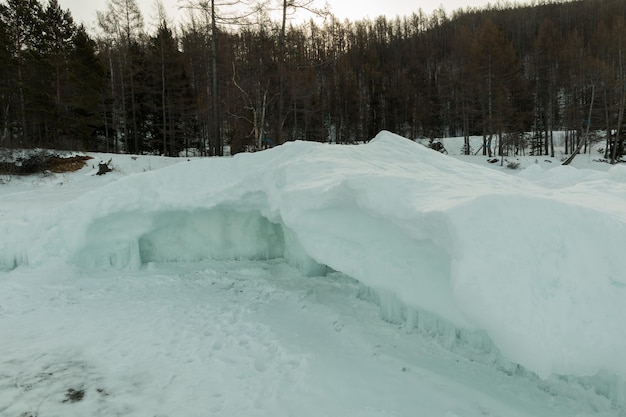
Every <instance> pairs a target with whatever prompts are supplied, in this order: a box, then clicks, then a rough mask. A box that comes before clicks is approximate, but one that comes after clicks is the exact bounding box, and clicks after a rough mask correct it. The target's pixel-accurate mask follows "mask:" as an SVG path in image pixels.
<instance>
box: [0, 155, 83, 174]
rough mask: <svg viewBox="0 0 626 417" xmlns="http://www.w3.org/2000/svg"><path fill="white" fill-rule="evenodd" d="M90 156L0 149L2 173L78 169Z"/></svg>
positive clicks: (0, 171) (60, 171)
mask: <svg viewBox="0 0 626 417" xmlns="http://www.w3.org/2000/svg"><path fill="white" fill-rule="evenodd" d="M89 159H91V157H90V156H87V155H82V154H76V153H71V152H62V151H52V150H46V149H30V150H14V149H0V175H29V174H39V173H45V172H52V173H63V172H74V171H78V170H79V169H81V168H82V167H84V166H85V163H86V161H88V160H89Z"/></svg>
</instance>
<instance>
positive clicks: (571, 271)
mask: <svg viewBox="0 0 626 417" xmlns="http://www.w3.org/2000/svg"><path fill="white" fill-rule="evenodd" d="M625 191H626V172H625V170H624V168H623V167H619V166H618V167H614V168H612V169H610V170H609V171H608V172H604V173H603V172H596V171H589V172H586V171H580V170H576V169H574V168H567V167H565V168H555V169H551V170H549V171H543V170H542V169H541V168H539V167H529V168H527V169H526V170H525V171H523V172H522V173H521V174H520V175H518V176H512V175H506V174H504V173H500V172H497V171H495V170H492V169H487V168H484V167H481V166H478V165H475V164H468V163H465V162H461V161H458V160H456V159H454V158H450V157H447V156H443V155H441V154H439V153H436V152H434V151H431V150H429V149H426V148H424V147H422V146H420V145H418V144H415V143H413V142H411V141H408V140H406V139H404V138H400V137H398V136H396V135H393V134H391V133H388V132H382V133H381V134H379V135H378V136H377V137H376V138H375V139H374V140H373V141H371V142H370V143H368V144H367V145H361V146H329V145H323V144H316V143H302V142H296V143H288V144H286V145H284V146H281V147H278V148H274V149H272V150H269V151H264V152H260V153H256V154H244V155H237V156H235V157H233V158H229V159H211V160H207V159H203V160H192V161H182V162H179V163H176V164H174V165H172V166H169V167H165V168H162V169H159V170H156V171H147V172H145V173H138V174H135V175H130V176H120V177H119V178H116V180H115V181H114V182H110V183H109V184H106V185H103V186H101V187H99V188H97V189H96V190H94V191H93V192H89V193H86V194H80V195H78V193H77V194H76V195H75V198H72V199H71V200H70V201H68V202H67V203H66V204H58V205H54V204H53V205H52V207H51V208H50V210H46V211H42V210H37V211H36V213H35V211H34V212H32V213H19V214H17V213H16V212H14V211H12V210H7V211H6V212H5V213H4V216H2V217H0V221H1V223H0V230H1V231H2V232H3V233H2V234H1V235H0V268H1V269H4V270H5V271H13V272H6V273H5V274H7V275H8V276H15V275H16V274H20V273H24V272H20V271H24V270H36V271H41V270H49V269H51V268H57V267H58V268H60V266H59V265H69V266H72V267H77V268H79V270H82V271H103V270H104V271H106V270H111V268H113V270H120V269H122V270H130V271H137V272H136V273H137V274H139V275H142V274H143V273H142V272H141V271H144V270H149V269H150V267H151V265H162V263H164V262H177V263H180V262H185V264H187V263H189V262H204V261H207V260H213V261H216V260H222V261H229V260H233V259H239V260H248V261H250V260H257V261H263V260H264V261H268V260H272V259H282V258H284V259H286V260H287V261H288V262H289V263H290V264H291V265H292V266H295V267H297V268H298V269H299V270H300V271H301V272H302V273H304V274H306V275H309V276H320V275H323V274H324V273H328V274H330V275H329V276H330V277H333V276H335V275H334V274H336V273H341V276H344V275H345V276H348V277H351V278H353V279H356V280H357V281H358V282H359V283H360V284H359V285H360V287H359V288H360V290H359V291H360V294H361V297H362V298H365V299H370V300H373V301H375V302H377V303H378V304H380V306H381V309H382V312H383V316H384V317H385V318H386V319H387V320H389V321H391V322H404V323H407V327H409V328H415V329H418V330H419V331H420V332H421V333H422V334H427V335H430V336H433V337H435V338H437V339H438V340H439V341H440V342H441V344H442V345H443V346H444V347H445V348H446V349H448V350H450V351H462V352H463V354H464V355H465V356H466V357H468V356H472V352H478V353H477V354H476V355H475V356H474V357H475V358H480V360H481V361H491V362H495V363H497V364H498V366H499V367H500V368H501V369H504V370H506V371H507V372H509V373H514V372H516V371H515V370H516V369H518V368H517V365H516V364H519V365H521V366H522V367H523V368H524V369H526V370H527V371H530V372H531V373H535V374H537V375H538V376H540V377H541V378H543V379H547V378H548V379H550V380H552V381H554V378H555V376H560V378H563V377H568V378H569V377H570V376H571V377H589V378H579V379H578V380H577V381H578V382H581V381H582V383H583V386H587V385H588V384H593V386H594V387H595V388H594V390H595V391H597V392H600V393H601V394H603V395H604V396H606V397H607V398H609V399H610V401H611V402H612V403H613V406H622V405H623V404H624V386H623V380H624V377H626V357H625V356H624V355H623V352H625V351H626V332H624V331H623V330H624V325H623V318H624V317H626V302H625V301H626V277H625V276H624V274H623V273H622V272H621V271H620V267H621V265H622V264H623V262H621V253H622V252H623V248H624V247H626V233H625V232H626V230H625V222H626V201H624V199H625V198H626V193H625ZM0 210H1V209H0ZM0 215H2V212H1V211H0ZM26 266H27V267H28V268H27V269H25V267H26ZM94 273H95V274H96V275H98V274H103V272H94ZM129 273H132V272H129ZM27 275H28V274H27ZM244 275H245V274H244ZM281 323H282V324H281V325H284V323H283V322H281ZM111 331H112V330H111ZM99 337H100V336H99ZM524 372H525V371H524ZM290 375H291V374H290ZM585 384H587V385H585ZM286 385H288V383H286ZM283 405H284V404H283ZM251 407H252V406H251ZM594 407H596V406H595V405H594ZM252 408H253V407H252ZM252 408H251V409H252ZM381 410H382V409H381ZM440 411H441V412H442V413H443V412H445V410H440ZM553 411H554V410H553ZM227 414H228V413H227ZM244 414H245V413H244ZM261 414H263V413H261ZM399 414H400V415H408V414H403V413H399ZM264 415H270V414H269V413H268V414H264ZM300 415H301V414H300ZM330 415H337V414H334V413H332V412H330ZM355 415H368V414H355ZM371 415H382V414H381V413H375V412H372V413H371ZM439 415H446V417H453V416H455V415H457V414H455V412H453V411H448V414H439ZM460 415H464V414H460ZM504 415H512V414H509V413H504ZM530 415H532V414H530ZM564 415H566V414H564ZM583 415H585V414H583Z"/></svg>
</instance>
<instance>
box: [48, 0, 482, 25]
mask: <svg viewBox="0 0 626 417" xmlns="http://www.w3.org/2000/svg"><path fill="white" fill-rule="evenodd" d="M178 1H179V0H163V4H165V5H166V7H167V8H168V14H169V15H170V18H174V17H175V15H176V14H177V13H180V12H178V7H177V5H178ZM274 2H275V3H279V1H278V0H274ZM327 2H328V4H329V5H330V8H331V11H332V12H333V14H334V15H335V16H337V17H338V18H339V19H341V20H343V19H350V20H359V19H362V18H365V17H369V18H375V17H377V16H380V15H385V16H388V17H395V16H396V15H400V16H403V15H410V14H411V13H413V12H414V11H416V10H418V9H419V8H421V9H422V10H423V11H424V12H425V13H428V14H430V13H431V12H432V11H433V10H434V9H437V8H438V7H440V6H443V7H444V8H445V9H446V11H448V12H451V11H453V10H456V9H458V8H461V7H463V8H464V7H467V6H485V5H487V4H488V3H489V0H446V1H445V2H444V1H441V0H421V1H420V0H327ZM44 3H45V2H44ZM137 3H138V4H139V7H140V8H141V11H142V13H143V16H144V20H145V22H146V23H150V22H151V21H154V20H155V19H153V16H155V14H156V13H155V10H156V7H155V1H154V0H137ZM318 3H319V5H320V6H321V5H323V4H324V0H319V2H318ZM492 3H493V0H492ZM59 4H60V5H61V7H62V8H63V9H69V10H70V11H71V13H72V16H73V17H74V19H75V20H76V21H77V22H79V23H84V24H85V25H86V26H87V27H88V28H92V27H94V25H95V21H96V11H104V10H106V4H107V0H59Z"/></svg>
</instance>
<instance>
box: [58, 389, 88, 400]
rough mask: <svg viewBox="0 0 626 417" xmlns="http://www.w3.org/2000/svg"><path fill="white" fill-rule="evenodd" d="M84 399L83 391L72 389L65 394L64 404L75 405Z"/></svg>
mask: <svg viewBox="0 0 626 417" xmlns="http://www.w3.org/2000/svg"><path fill="white" fill-rule="evenodd" d="M83 398H85V390H84V389H73V388H70V389H68V390H67V392H66V393H65V399H64V400H63V402H64V403H77V402H79V401H82V399H83Z"/></svg>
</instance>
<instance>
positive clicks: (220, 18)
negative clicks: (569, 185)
mask: <svg viewBox="0 0 626 417" xmlns="http://www.w3.org/2000/svg"><path fill="white" fill-rule="evenodd" d="M271 1H274V2H275V3H276V8H277V10H279V11H280V13H279V16H281V17H279V18H278V19H272V18H271V17H270V16H271V15H270V14H268V13H267V12H266V11H265V10H267V9H264V8H261V7H257V8H256V9H253V10H248V11H247V12H246V13H245V15H244V14H243V13H242V12H241V11H240V10H241V8H239V9H237V10H239V11H238V12H237V13H238V14H233V13H231V11H230V10H229V9H228V8H229V6H230V5H232V4H234V3H239V2H229V3H228V4H227V3H220V2H219V1H218V0H190V1H189V2H188V3H187V4H186V6H185V8H186V9H187V11H188V15H187V19H186V20H185V22H183V23H179V24H178V25H177V26H174V25H173V24H172V23H170V22H169V20H168V17H167V16H166V13H165V11H164V8H163V6H162V5H161V4H159V3H157V12H158V13H157V15H158V17H157V18H156V21H155V22H152V23H153V26H154V27H155V29H153V31H152V32H148V31H146V30H145V22H144V19H143V16H142V13H141V11H140V10H139V8H138V7H137V4H136V2H135V1H134V0H109V2H108V4H107V9H106V10H103V11H99V12H98V23H99V30H98V31H97V33H93V34H90V33H88V31H87V30H86V29H85V28H84V27H83V26H81V25H77V24H76V23H75V22H74V21H73V19H72V16H71V14H70V12H69V11H64V10H62V9H61V8H60V6H59V4H58V2H57V0H50V1H49V2H47V4H46V5H43V4H41V3H39V2H38V0H3V1H2V2H0V21H1V23H2V24H1V25H0V129H1V131H0V146H5V147H48V148H53V147H56V148H65V149H77V150H98V151H108V152H130V153H142V152H150V153H160V154H164V155H180V154H181V152H185V151H188V150H190V149H197V150H198V151H199V152H200V153H201V154H210V155H223V153H224V147H225V146H228V148H229V149H230V151H231V152H232V153H237V152H241V151H245V150H252V149H260V148H264V147H268V146H274V145H278V144H281V143H283V142H285V141H287V140H310V141H320V142H334V143H353V142H357V141H362V140H367V139H369V138H372V137H373V136H375V134H376V133H378V132H379V131H380V130H383V129H386V130H390V131H394V132H396V133H398V134H401V135H403V136H406V137H408V138H411V139H416V138H420V137H430V138H437V137H446V136H463V137H465V138H466V140H465V143H464V148H463V151H464V152H465V153H468V154H469V153H477V152H482V153H484V154H489V155H492V154H497V155H502V154H511V153H519V152H532V153H533V154H536V155H552V156H554V152H555V151H554V132H555V131H557V130H561V131H565V132H566V144H565V145H566V152H567V153H571V152H574V151H578V150H580V147H581V146H582V147H585V146H587V145H588V143H589V140H590V138H591V137H592V136H593V132H597V131H599V130H601V131H604V132H605V133H606V135H605V136H606V146H605V157H606V158H607V159H610V160H611V161H613V162H614V161H616V160H617V159H618V158H619V157H620V156H621V154H622V153H623V141H624V135H623V131H622V130H623V129H622V125H623V118H624V107H625V105H626V82H625V80H626V65H625V62H624V59H626V58H625V55H626V54H625V53H626V23H625V21H626V4H625V2H626V0H585V1H572V2H565V3H561V2H544V3H533V4H526V5H509V4H503V3H498V5H497V6H492V7H489V8H487V9H471V8H467V9H464V10H457V11H455V12H453V13H452V14H447V12H446V11H445V10H443V9H439V10H436V11H435V12H433V13H432V14H430V15H427V14H425V13H423V12H422V11H421V10H418V11H416V12H415V13H413V14H411V15H409V16H403V17H397V18H393V19H389V18H386V17H378V18H376V19H373V20H370V19H366V20H359V21H354V22H353V21H348V20H344V21H340V20H338V19H337V18H335V17H334V16H333V15H332V14H331V13H329V12H327V11H324V10H319V9H313V6H314V2H313V0H289V1H288V0H271ZM265 6H266V7H267V5H265ZM297 8H301V9H303V10H308V11H312V12H313V14H312V15H311V18H310V20H308V21H304V22H303V23H298V24H295V23H292V22H290V21H289V13H291V12H293V11H295V10H296V9H297ZM320 16H321V17H320ZM470 135H481V136H482V137H483V144H482V145H483V146H482V147H481V148H480V149H472V148H471V147H470V142H469V136H470Z"/></svg>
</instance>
